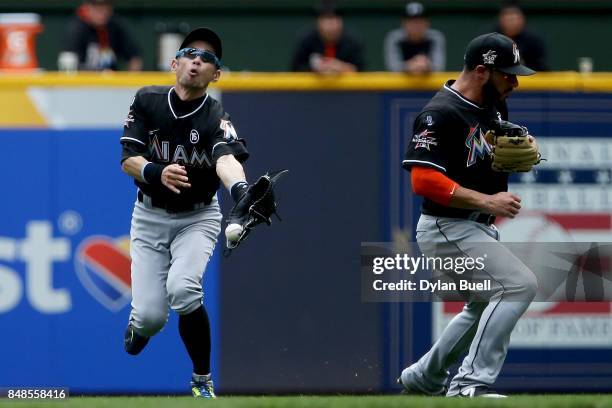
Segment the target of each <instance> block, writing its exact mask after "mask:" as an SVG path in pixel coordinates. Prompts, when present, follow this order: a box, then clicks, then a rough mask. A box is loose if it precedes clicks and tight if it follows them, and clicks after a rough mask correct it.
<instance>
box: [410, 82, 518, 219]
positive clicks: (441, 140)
mask: <svg viewBox="0 0 612 408" xmlns="http://www.w3.org/2000/svg"><path fill="white" fill-rule="evenodd" d="M453 82H454V81H448V82H447V83H446V84H445V85H444V87H443V88H442V89H441V90H440V91H439V92H438V93H436V95H434V97H433V98H432V99H431V101H429V103H428V104H427V105H426V106H425V107H424V108H423V110H422V111H421V112H420V113H419V115H418V116H417V118H416V120H415V121H414V129H413V135H412V138H411V140H410V143H409V145H408V150H407V152H406V156H405V160H404V161H403V166H404V168H405V169H406V170H410V169H411V168H412V166H423V167H430V168H433V169H436V170H438V171H440V172H442V173H444V174H445V175H446V176H447V177H448V178H450V179H451V180H453V181H455V182H456V183H458V184H459V185H460V186H462V187H465V188H469V189H471V190H476V191H479V192H481V193H484V194H495V193H499V192H501V191H507V190H508V173H503V172H497V171H493V170H492V169H491V156H490V155H491V146H490V145H489V144H488V143H487V142H486V140H485V138H484V135H485V133H486V132H487V130H488V129H489V127H490V124H491V123H492V121H494V120H498V119H499V118H502V119H504V120H506V119H507V109H505V108H504V106H501V107H497V108H495V107H483V106H479V105H478V104H476V103H474V102H472V101H470V100H469V99H467V98H465V97H464V96H463V95H461V94H460V93H459V92H457V91H456V90H454V89H452V88H451V85H452V84H453ZM503 105H505V104H503ZM500 111H501V112H500ZM421 210H422V212H423V213H424V214H430V215H437V216H442V217H443V216H446V217H463V216H465V215H467V214H468V213H470V212H471V210H462V209H457V208H450V207H446V206H443V205H441V204H438V203H435V202H433V201H431V200H429V199H427V198H425V199H424V201H423V205H422V208H421Z"/></svg>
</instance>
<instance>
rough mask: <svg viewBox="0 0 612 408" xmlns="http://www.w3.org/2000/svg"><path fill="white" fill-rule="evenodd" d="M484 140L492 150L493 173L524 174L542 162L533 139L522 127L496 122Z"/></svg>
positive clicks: (506, 122)
mask: <svg viewBox="0 0 612 408" xmlns="http://www.w3.org/2000/svg"><path fill="white" fill-rule="evenodd" d="M485 139H486V141H487V143H489V144H490V145H491V147H492V148H493V153H492V157H493V163H492V164H491V167H492V168H493V170H495V171H505V172H526V171H530V170H531V169H532V168H533V166H535V165H536V164H538V163H540V161H541V160H543V159H542V155H541V154H540V152H539V148H538V144H537V142H536V140H535V137H533V136H532V135H530V134H529V131H528V130H527V128H526V127H524V126H519V125H515V124H514V123H511V122H508V121H504V120H500V121H496V122H495V123H494V124H493V125H492V126H491V129H490V130H489V131H488V132H487V134H486V135H485Z"/></svg>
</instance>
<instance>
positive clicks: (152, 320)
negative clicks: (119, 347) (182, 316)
mask: <svg viewBox="0 0 612 408" xmlns="http://www.w3.org/2000/svg"><path fill="white" fill-rule="evenodd" d="M138 320H139V321H138V323H139V325H138V327H137V328H136V331H137V332H138V334H140V335H141V336H146V337H151V336H153V335H155V334H157V333H158V332H159V331H160V330H161V329H162V328H163V327H164V326H165V325H166V322H167V321H168V311H167V310H164V311H161V310H158V311H153V310H150V311H147V312H144V313H142V314H141V315H140V316H139V319H138Z"/></svg>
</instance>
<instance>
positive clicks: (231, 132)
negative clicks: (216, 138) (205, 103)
mask: <svg viewBox="0 0 612 408" xmlns="http://www.w3.org/2000/svg"><path fill="white" fill-rule="evenodd" d="M219 128H221V130H222V131H223V139H224V140H225V141H226V142H231V141H233V140H237V139H238V133H237V132H236V129H234V125H232V122H230V121H229V120H228V119H221V121H220V123H219Z"/></svg>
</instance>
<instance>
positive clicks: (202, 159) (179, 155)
mask: <svg viewBox="0 0 612 408" xmlns="http://www.w3.org/2000/svg"><path fill="white" fill-rule="evenodd" d="M192 132H193V130H192ZM188 150H189V149H188V148H186V147H185V146H183V145H181V144H179V145H176V148H175V149H174V154H173V155H172V159H170V142H168V141H165V140H163V141H162V142H161V144H160V143H159V140H158V139H157V135H156V134H155V136H153V139H152V140H151V151H152V153H153V154H155V156H156V157H157V160H159V161H160V162H166V163H167V162H171V163H179V164H184V165H192V166H195V167H204V166H206V167H211V163H210V159H209V158H208V156H207V155H206V152H205V151H204V150H203V149H202V151H198V149H196V147H195V146H192V147H191V155H189V154H188Z"/></svg>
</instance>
